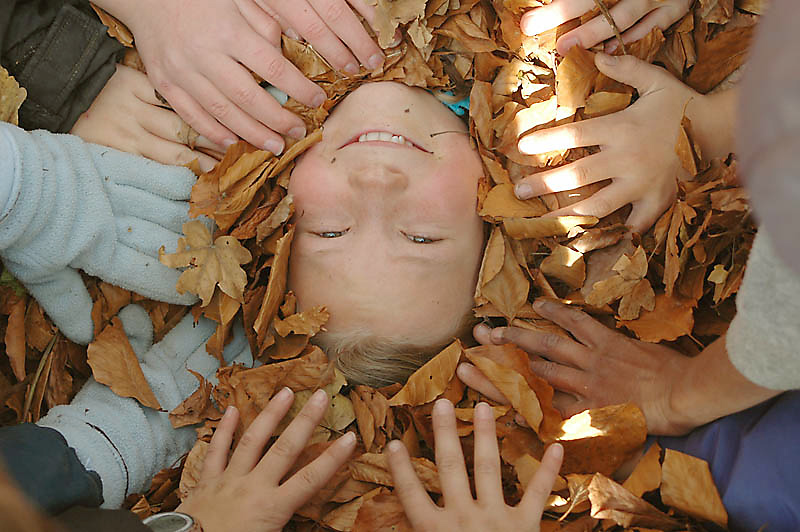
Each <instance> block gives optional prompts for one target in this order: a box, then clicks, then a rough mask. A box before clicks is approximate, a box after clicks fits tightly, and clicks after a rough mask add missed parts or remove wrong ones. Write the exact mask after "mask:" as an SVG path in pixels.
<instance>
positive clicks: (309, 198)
mask: <svg viewBox="0 0 800 532" xmlns="http://www.w3.org/2000/svg"><path fill="white" fill-rule="evenodd" d="M336 183H337V180H335V179H334V176H333V172H332V171H331V168H330V164H325V163H324V160H323V159H322V158H321V157H320V156H317V155H314V154H308V155H306V156H305V157H303V159H302V160H301V161H300V163H298V165H297V167H296V168H295V169H294V171H293V172H292V177H291V179H290V180H289V194H291V195H292V196H293V197H294V203H295V207H296V208H297V210H298V211H299V210H302V209H303V206H304V205H308V204H319V203H320V202H324V201H326V200H329V199H330V198H331V196H332V195H333V194H334V191H335V184H336Z"/></svg>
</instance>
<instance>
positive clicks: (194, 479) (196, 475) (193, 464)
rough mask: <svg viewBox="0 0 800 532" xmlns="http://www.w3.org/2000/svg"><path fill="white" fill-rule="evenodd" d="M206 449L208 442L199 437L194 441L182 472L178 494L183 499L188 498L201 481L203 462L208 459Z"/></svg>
mask: <svg viewBox="0 0 800 532" xmlns="http://www.w3.org/2000/svg"><path fill="white" fill-rule="evenodd" d="M206 451H208V442H206V441H203V440H201V439H198V440H197V441H195V442H194V446H193V447H192V450H191V451H189V454H188V455H187V456H186V461H185V462H184V464H183V471H182V472H181V480H180V484H179V487H178V495H179V496H180V498H181V500H184V499H186V497H188V496H189V492H191V491H192V490H193V489H194V488H195V487H196V486H197V483H198V482H199V481H200V473H202V471H203V464H204V463H205V461H206Z"/></svg>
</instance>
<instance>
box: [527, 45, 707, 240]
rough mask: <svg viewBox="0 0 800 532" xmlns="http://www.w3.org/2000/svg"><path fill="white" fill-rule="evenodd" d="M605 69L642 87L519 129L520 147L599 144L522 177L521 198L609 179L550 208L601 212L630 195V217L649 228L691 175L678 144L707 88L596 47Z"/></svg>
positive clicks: (636, 226)
mask: <svg viewBox="0 0 800 532" xmlns="http://www.w3.org/2000/svg"><path fill="white" fill-rule="evenodd" d="M595 63H596V65H597V68H598V69H600V72H602V73H603V74H605V75H607V76H609V77H611V78H613V79H615V80H617V81H621V82H622V83H626V84H628V85H632V86H633V87H635V88H636V89H637V90H638V91H639V96H640V97H639V100H638V101H637V102H636V103H634V104H633V105H631V106H630V107H628V108H627V109H625V110H623V111H619V112H617V113H613V114H610V115H606V116H602V117H599V118H592V119H589V120H583V121H580V122H575V123H571V124H567V125H563V126H558V127H554V128H549V129H543V130H539V131H536V132H534V133H531V134H529V135H526V136H524V137H522V138H521V139H520V141H519V150H520V151H521V152H522V153H528V154H536V153H546V152H548V151H555V150H565V149H569V148H577V147H581V146H600V152H599V153H596V154H594V155H589V156H587V157H584V158H582V159H580V160H578V161H575V162H573V163H570V164H567V165H565V166H562V167H560V168H556V169H553V170H548V171H545V172H541V173H538V174H533V175H530V176H527V177H525V178H523V179H522V180H521V181H520V182H519V183H518V184H517V186H516V190H515V192H516V194H517V196H518V197H519V198H520V199H528V198H530V197H533V196H539V195H542V194H546V193H548V192H560V191H564V190H572V189H575V188H578V187H581V186H583V185H587V184H590V183H596V182H599V181H603V180H606V179H611V180H612V183H611V184H610V185H608V186H607V187H605V188H603V189H602V190H600V191H598V192H596V193H595V194H594V195H592V196H591V197H590V198H587V199H585V200H583V201H580V202H578V203H575V204H574V205H571V206H569V207H566V208H563V209H559V210H557V211H554V212H552V213H551V214H552V215H590V216H597V217H598V218H602V217H603V216H606V215H608V214H611V213H612V212H614V211H616V210H617V209H619V208H620V207H622V206H624V205H626V204H628V203H631V204H632V205H633V210H632V211H631V214H630V216H629V217H628V221H627V223H628V225H629V226H630V227H631V228H632V229H633V230H634V231H638V232H644V231H646V230H647V229H648V228H649V227H650V226H651V225H652V224H653V223H654V222H655V221H656V219H657V218H658V216H659V215H660V214H661V213H662V212H663V211H664V210H665V209H666V208H667V207H668V206H669V205H670V204H671V203H672V200H673V199H674V197H675V194H676V192H677V179H679V178H681V177H684V176H686V174H687V172H686V170H685V169H684V168H683V166H682V165H681V161H680V158H679V156H678V154H677V153H676V151H675V146H676V143H677V139H678V134H679V132H680V127H681V121H682V119H683V116H684V112H688V110H689V108H690V107H691V106H693V105H696V106H700V105H702V104H703V100H704V98H706V97H705V96H703V95H701V94H699V93H697V92H695V91H694V90H692V89H691V88H689V87H687V86H686V85H684V84H683V83H681V82H680V81H678V80H677V79H675V78H674V77H672V76H671V75H670V74H669V73H668V72H667V71H666V70H664V69H662V68H659V67H656V66H653V65H650V64H648V63H646V62H644V61H641V60H639V59H636V58H635V57H631V56H624V57H614V56H609V55H606V54H597V56H596V58H595Z"/></svg>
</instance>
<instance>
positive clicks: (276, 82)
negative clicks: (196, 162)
mask: <svg viewBox="0 0 800 532" xmlns="http://www.w3.org/2000/svg"><path fill="white" fill-rule="evenodd" d="M97 3H98V4H99V5H100V6H101V7H103V8H105V9H107V10H108V11H109V12H110V13H112V14H113V15H115V16H117V18H119V19H120V20H122V21H123V22H125V23H126V24H127V25H128V27H129V28H130V29H131V31H132V32H133V35H134V37H135V39H136V47H137V50H138V51H139V54H140V56H141V58H142V61H143V62H144V64H145V66H146V68H147V73H148V76H149V77H150V79H151V81H152V82H153V85H154V86H155V87H156V89H157V90H158V92H159V94H161V96H163V97H164V98H166V100H167V101H168V102H169V103H170V105H172V107H173V109H175V111H176V112H177V113H178V114H179V115H180V116H181V117H182V118H183V119H184V120H185V121H186V122H187V123H188V124H189V125H190V126H192V127H193V128H194V129H195V130H196V131H197V132H198V133H200V134H201V135H203V136H205V137H206V138H208V139H210V140H211V142H214V143H215V144H219V145H222V146H228V145H230V144H232V143H233V142H235V141H236V140H237V137H236V135H238V136H240V137H242V138H243V139H245V140H247V141H248V142H250V143H252V144H253V145H255V146H258V147H260V148H264V149H266V150H268V151H271V152H273V153H276V154H277V153H281V152H282V151H283V148H284V141H283V138H282V137H281V136H280V135H279V134H278V133H283V134H286V135H288V136H290V137H294V138H302V137H304V136H305V133H306V131H305V125H304V123H303V121H302V120H301V119H300V118H299V117H298V116H295V115H294V114H293V113H291V112H290V111H288V110H286V109H284V108H283V107H282V106H281V105H280V103H278V101H277V100H276V99H275V98H273V97H272V96H271V95H270V94H269V93H267V91H265V90H264V89H262V88H261V87H260V86H259V85H258V83H256V81H255V80H254V79H253V76H252V75H251V74H250V72H248V70H247V69H250V70H252V71H253V72H255V73H256V74H258V75H259V76H261V77H262V78H263V79H265V80H266V81H267V82H269V83H270V84H272V85H273V86H275V87H277V88H278V89H280V90H282V91H283V92H285V93H286V94H288V95H290V96H292V97H293V98H295V99H296V100H298V101H299V102H301V103H303V104H305V105H308V106H311V107H319V106H321V105H322V104H323V103H324V102H325V99H326V96H325V92H324V91H323V90H322V89H321V88H320V87H318V86H317V85H315V84H314V83H312V82H311V81H310V80H308V79H306V77H305V76H304V75H303V74H302V72H300V70H298V69H297V68H296V67H295V66H294V65H293V64H292V63H291V62H290V61H289V60H288V59H286V58H285V57H283V54H282V52H281V27H280V25H279V23H278V22H276V20H275V19H273V18H272V17H271V16H270V15H269V14H268V13H267V12H266V11H265V10H264V7H265V6H272V11H273V12H274V13H275V14H276V15H278V16H279V17H280V19H281V20H282V21H285V22H286V23H291V24H292V25H293V26H295V27H296V29H297V31H299V32H300V33H303V32H305V35H306V36H307V37H308V38H309V39H310V42H311V44H312V45H314V46H315V47H317V46H318V47H320V50H324V53H323V55H325V57H326V59H328V61H329V62H330V63H331V64H332V65H333V66H334V67H335V68H341V69H345V68H346V67H347V66H349V65H351V64H353V65H356V66H357V64H356V63H355V62H354V60H353V58H352V55H351V54H350V52H349V51H348V50H347V48H346V46H345V45H347V46H350V48H351V49H353V50H354V51H355V52H356V53H357V55H358V56H359V58H360V59H362V60H365V61H366V62H367V64H369V65H370V66H372V65H373V64H377V63H378V62H382V58H383V55H382V52H381V51H380V49H378V48H377V45H375V44H374V43H372V41H371V40H370V43H368V44H365V40H369V37H368V35H367V34H366V31H365V30H364V28H363V27H362V26H361V25H360V23H358V21H357V19H356V17H355V15H354V14H353V13H352V11H351V9H350V8H349V6H348V5H347V4H345V0H326V1H323V0H310V1H309V0H299V1H297V2H277V1H275V2H272V1H268V0H259V2H258V3H256V1H255V0H224V1H219V0H194V1H192V2H187V1H185V0H171V1H169V2H163V1H161V0H141V1H140V2H128V1H127V0H98V2H97ZM354 3H355V4H356V6H357V7H358V8H359V10H361V9H364V6H365V4H363V0H357V1H356V0H354ZM275 6H278V8H276V7H275ZM312 6H313V7H312ZM320 12H321V13H322V14H323V16H322V17H321V16H320V15H319V14H318V13H320ZM323 18H324V21H323ZM209 24H213V31H210V29H211V27H210V26H209ZM340 38H341V39H342V40H343V41H344V44H342V42H341V41H340V40H339V39H340ZM373 57H379V58H381V59H380V61H377V60H374V61H373V60H372V59H371V58H373ZM371 61H372V62H371ZM349 70H352V69H349Z"/></svg>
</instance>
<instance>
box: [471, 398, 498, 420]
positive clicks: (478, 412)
mask: <svg viewBox="0 0 800 532" xmlns="http://www.w3.org/2000/svg"><path fill="white" fill-rule="evenodd" d="M475 417H476V418H484V419H488V418H490V417H491V418H494V414H493V413H492V407H491V406H489V403H485V402H483V401H481V402H480V403H478V404H477V405H475Z"/></svg>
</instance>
